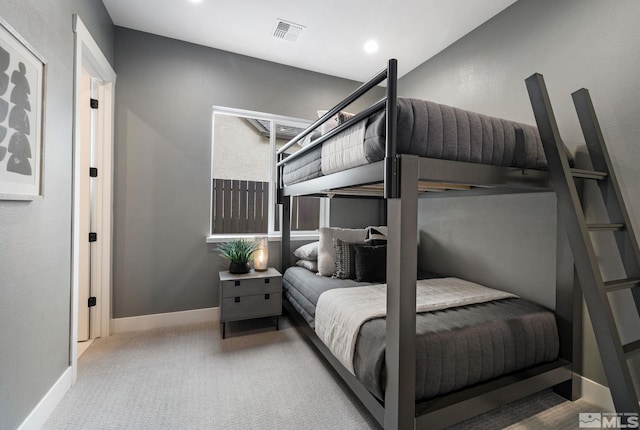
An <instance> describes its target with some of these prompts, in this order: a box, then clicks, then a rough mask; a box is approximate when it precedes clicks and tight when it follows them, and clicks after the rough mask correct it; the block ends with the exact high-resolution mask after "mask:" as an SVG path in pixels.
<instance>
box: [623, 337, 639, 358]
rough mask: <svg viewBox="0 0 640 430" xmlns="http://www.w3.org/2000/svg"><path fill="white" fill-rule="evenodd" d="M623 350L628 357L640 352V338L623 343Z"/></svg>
mask: <svg viewBox="0 0 640 430" xmlns="http://www.w3.org/2000/svg"><path fill="white" fill-rule="evenodd" d="M622 350H623V351H624V355H625V356H626V357H627V358H629V357H631V356H633V355H635V354H638V353H640V340H636V341H635V342H631V343H628V344H626V345H622Z"/></svg>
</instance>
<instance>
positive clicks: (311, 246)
mask: <svg viewBox="0 0 640 430" xmlns="http://www.w3.org/2000/svg"><path fill="white" fill-rule="evenodd" d="M318 246H320V242H311V243H307V244H306V245H302V246H301V247H300V248H298V249H296V250H295V251H293V255H295V256H296V257H298V258H301V259H303V260H317V259H318Z"/></svg>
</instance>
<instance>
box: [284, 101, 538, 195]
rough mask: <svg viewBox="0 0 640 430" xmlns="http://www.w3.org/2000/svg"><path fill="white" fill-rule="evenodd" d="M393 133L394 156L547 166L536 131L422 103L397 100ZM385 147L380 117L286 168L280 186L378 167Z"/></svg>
mask: <svg viewBox="0 0 640 430" xmlns="http://www.w3.org/2000/svg"><path fill="white" fill-rule="evenodd" d="M397 130H398V131H397V152H398V153H399V154H412V155H417V156H420V157H428V158H439V159H444V160H453V161H463V162H470V163H481V164H490V165H497V166H509V167H518V168H528V169H542V168H545V167H546V165H547V161H546V158H545V155H544V150H543V148H542V141H541V140H540V135H539V134H538V129H537V128H536V127H534V126H532V125H527V124H521V123H518V122H514V121H508V120H505V119H500V118H495V117H491V116H488V115H482V114H478V113H475V112H470V111H466V110H463V109H459V108H455V107H451V106H447V105H442V104H438V103H434V102H430V101H426V100H418V99H413V98H398V127H397ZM385 142H386V112H385V111H381V112H378V113H377V114H374V115H372V116H371V117H370V118H369V119H367V120H364V121H361V122H360V123H357V124H354V125H353V126H352V127H350V128H348V129H346V130H344V131H342V132H341V133H339V134H337V135H336V136H334V137H333V138H331V139H329V140H327V141H326V142H324V143H323V144H322V145H321V147H317V148H314V149H312V150H310V151H309V152H307V153H306V154H304V155H303V156H302V157H300V158H298V159H295V160H293V161H292V162H290V163H287V164H286V165H285V168H284V176H283V179H284V183H285V184H286V185H291V184H294V183H297V182H302V181H305V180H308V179H312V178H315V177H319V176H323V175H328V174H331V173H335V172H339V171H342V170H346V169H349V168H353V167H357V166H361V165H364V164H368V163H374V162H376V161H380V160H382V159H384V155H385Z"/></svg>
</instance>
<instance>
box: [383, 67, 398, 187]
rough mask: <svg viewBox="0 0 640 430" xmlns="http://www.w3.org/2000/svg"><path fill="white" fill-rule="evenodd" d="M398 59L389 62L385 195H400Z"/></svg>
mask: <svg viewBox="0 0 640 430" xmlns="http://www.w3.org/2000/svg"><path fill="white" fill-rule="evenodd" d="M397 100H398V60H396V59H394V58H392V59H390V60H389V63H388V64H387V107H386V110H387V124H386V127H387V130H386V131H387V134H386V136H387V142H386V145H385V155H384V157H385V160H384V161H385V167H384V197H385V198H386V199H390V198H396V197H398V193H399V190H398V160H397V159H396V155H397V154H396V139H397V134H398V130H397V128H398V101H397Z"/></svg>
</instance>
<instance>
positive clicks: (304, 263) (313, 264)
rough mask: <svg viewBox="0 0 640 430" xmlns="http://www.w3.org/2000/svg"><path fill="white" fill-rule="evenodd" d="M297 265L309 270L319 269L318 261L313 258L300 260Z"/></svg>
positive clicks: (315, 270) (314, 271)
mask: <svg viewBox="0 0 640 430" xmlns="http://www.w3.org/2000/svg"><path fill="white" fill-rule="evenodd" d="M296 266H300V267H304V268H305V269H307V270H311V271H312V272H313V273H316V272H317V271H318V262H317V261H311V260H298V261H296Z"/></svg>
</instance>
